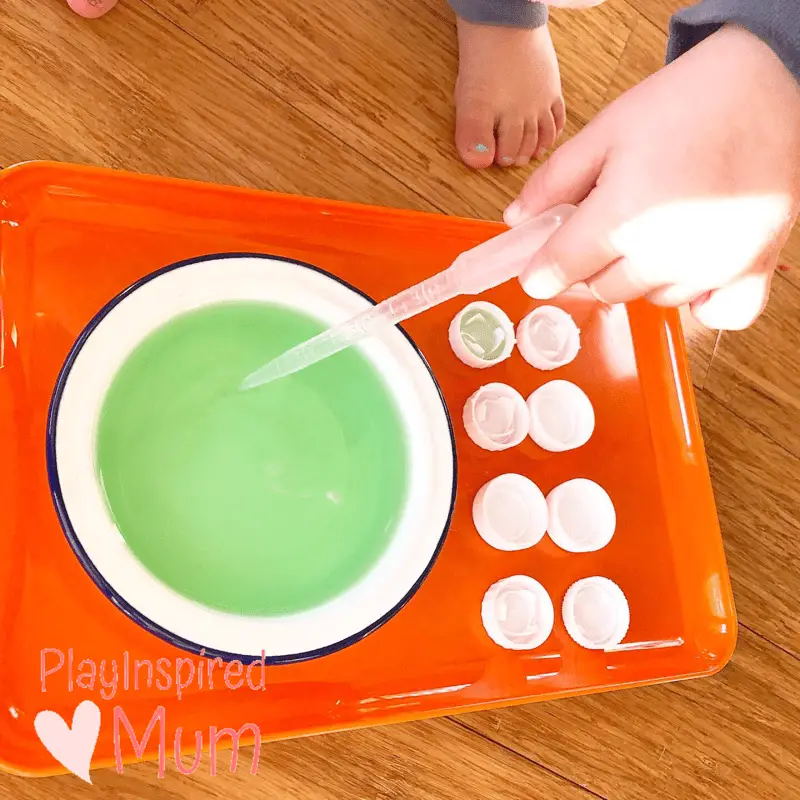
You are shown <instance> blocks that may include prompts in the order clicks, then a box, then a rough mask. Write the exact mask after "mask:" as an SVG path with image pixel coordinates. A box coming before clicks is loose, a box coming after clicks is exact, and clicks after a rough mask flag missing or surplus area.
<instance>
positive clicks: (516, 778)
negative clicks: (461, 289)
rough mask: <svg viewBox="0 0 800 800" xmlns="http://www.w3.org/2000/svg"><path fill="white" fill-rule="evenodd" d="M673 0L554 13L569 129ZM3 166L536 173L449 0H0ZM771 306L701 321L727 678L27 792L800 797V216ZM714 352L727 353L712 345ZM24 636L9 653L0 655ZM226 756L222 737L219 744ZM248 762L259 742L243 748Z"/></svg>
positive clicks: (472, 203)
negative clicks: (488, 166) (488, 89)
mask: <svg viewBox="0 0 800 800" xmlns="http://www.w3.org/2000/svg"><path fill="white" fill-rule="evenodd" d="M679 5H682V3H681V2H680V0H629V2H625V1H624V0H609V2H607V3H606V4H605V5H603V6H601V7H599V8H597V9H593V10H590V11H587V12H571V13H554V14H553V22H552V28H553V33H554V37H555V40H556V45H557V49H558V51H559V54H560V58H561V64H562V70H563V78H564V85H565V91H566V100H567V106H568V109H569V115H570V122H569V124H568V127H567V134H568V135H570V134H574V133H575V132H576V131H577V130H579V129H580V127H581V126H582V125H583V124H585V123H586V122H587V121H588V120H589V119H591V117H592V116H593V115H594V114H595V113H596V112H597V111H598V110H599V109H600V108H602V107H603V105H604V104H605V103H607V102H608V101H609V100H610V99H612V98H614V97H615V96H617V95H618V94H619V93H620V92H622V91H623V90H624V89H626V88H627V87H629V86H631V85H632V84H634V83H635V82H637V81H638V80H640V79H641V78H642V77H644V76H645V75H647V74H649V73H650V72H652V71H653V70H655V69H657V68H658V67H659V65H660V64H661V61H662V54H663V52H664V47H665V36H666V34H665V31H666V25H667V19H668V16H669V13H670V11H671V10H674V9H675V8H677V7H678V6H679ZM0 60H1V63H2V69H1V70H0V164H4V165H8V164H11V163H13V162H17V161H22V160H27V159H61V160H66V161H72V162H82V163H89V164H99V165H106V166H112V167H123V168H128V169H132V170H136V171H142V172H150V173H160V174H168V175H175V176H180V177H186V178H196V179H201V180H207V181H215V182H222V183H228V184H240V185H248V186H255V187H260V188H264V189H275V190H281V191H289V192H297V193H302V194H308V195H318V196H325V197H331V198H341V199H347V200H355V201H360V202H369V203H376V204H382V205H390V206H404V207H408V208H416V209H428V210H439V211H444V212H447V213H451V214H459V215H470V216H480V217H485V218H490V219H497V218H499V215H500V213H501V211H502V209H503V208H504V206H505V205H506V203H507V202H508V201H509V200H510V199H511V198H512V197H513V196H514V194H515V192H516V191H517V190H518V189H519V188H520V186H521V185H522V182H523V180H524V178H525V175H526V173H525V172H501V171H499V170H495V171H491V172H485V173H483V174H473V173H470V172H468V171H467V170H466V169H465V168H462V167H461V166H460V164H459V162H458V161H457V160H456V158H455V156H454V153H453V149H452V145H451V125H452V108H451V103H450V97H451V91H452V84H453V79H454V77H455V70H456V46H455V40H454V30H453V21H452V19H451V16H450V13H449V12H448V9H447V7H446V5H445V2H444V0H386V2H376V0H335V1H334V2H332V1H331V0H299V1H298V2H290V1H289V0H120V5H119V7H118V9H117V10H116V11H114V12H113V13H112V14H111V15H109V16H108V17H107V18H105V19H103V20H101V21H99V22H96V23H87V22H84V21H82V20H79V19H78V18H76V17H74V16H73V15H72V14H70V13H69V11H68V9H67V7H66V4H65V2H63V0H35V1H34V2H32V1H31V0H2V2H1V3H0ZM784 261H785V263H786V264H787V265H788V267H789V268H788V270H787V271H785V272H782V273H780V275H779V277H778V279H777V280H776V282H775V288H774V292H773V297H772V300H771V302H770V305H769V307H768V309H767V312H766V314H765V316H764V318H763V319H762V320H761V321H760V322H759V323H758V324H757V325H756V326H755V327H754V328H753V329H751V330H749V331H747V332H745V333H740V334H735V335H728V334H726V335H724V336H723V337H722V340H721V342H720V344H719V347H718V349H717V350H716V352H715V353H714V350H713V345H714V341H715V337H714V336H713V335H712V334H710V333H708V332H705V333H703V332H697V331H689V332H688V335H689V336H690V338H691V340H692V357H693V369H694V378H695V383H696V386H697V389H698V402H699V405H700V408H701V412H702V420H703V425H704V430H705V436H706V442H707V448H708V453H709V458H710V462H711V468H712V472H713V480H714V486H715V490H716V496H717V501H718V506H719V513H720V517H721V521H722V527H723V531H724V536H725V542H726V546H727V553H728V557H729V565H730V569H731V572H732V576H733V581H734V584H735V586H734V588H735V593H736V600H737V608H738V612H739V615H740V621H741V631H740V638H739V645H738V649H737V652H736V654H735V656H734V659H733V662H732V664H731V665H730V666H729V667H728V668H726V669H725V670H724V671H723V672H722V673H721V674H720V675H719V676H718V677H716V678H712V679H707V680H702V681H697V682H691V683H687V684H675V685H668V686H663V687H659V688H652V689H646V690H641V691H628V692H622V693H619V694H612V695H604V696H599V697H594V698H585V699H575V700H568V701H563V702H558V703H553V704H543V705H532V706H528V707H523V708H517V709H513V710H506V711H497V712H491V713H482V714H474V715H467V716H464V717H459V718H457V719H442V720H437V721H433V722H420V723H416V724H410V725H402V726H393V727H388V728H382V729H376V730H368V731H360V732H355V733H344V734H338V735H331V736H326V737H318V738H312V739H307V740H298V741H293V742H287V743H281V744H277V745H274V746H268V747H265V748H263V751H262V766H261V770H260V773H259V775H258V776H257V777H255V778H253V777H251V776H249V775H248V774H247V772H246V769H245V768H242V767H240V769H239V770H238V773H237V774H235V775H230V774H229V773H228V772H227V766H226V765H224V762H223V761H221V762H220V771H219V774H218V775H217V777H214V778H212V777H210V776H209V775H208V771H207V770H206V771H205V772H204V774H200V772H201V771H198V774H197V776H195V777H192V778H186V777H181V776H179V775H177V774H176V773H174V772H172V773H168V775H167V777H166V778H165V779H164V780H163V781H159V780H158V778H157V777H156V769H155V767H153V766H151V765H147V764H141V765H137V766H135V767H132V768H130V769H126V771H125V775H124V776H119V775H117V774H116V773H115V772H102V773H98V774H97V775H96V777H95V786H94V787H88V786H86V785H85V784H83V783H81V782H80V781H79V780H78V779H77V778H72V777H69V778H55V779H48V780H44V781H26V780H23V779H15V778H10V777H8V776H2V777H0V797H13V798H20V799H22V798H42V800H43V799H44V798H49V797H51V796H52V797H61V798H84V797H100V796H105V797H111V798H120V799H122V798H149V797H169V798H174V800H180V799H181V798H187V799H192V800H194V798H217V797H219V798H245V797H246V798H270V799H271V800H272V799H275V800H289V798H303V800H323V799H326V798H331V799H333V798H337V799H338V798H381V799H383V798H386V799H387V800H388V799H389V798H415V799H416V798H420V799H421V798H458V799H459V800H462V798H473V797H474V798H480V799H481V800H517V798H519V800H523V798H524V799H525V800H528V798H547V799H548V800H561V799H562V798H563V799H564V800H581V798H590V797H604V798H615V799H616V798H619V799H620V800H632V799H633V798H642V799H643V800H644V799H645V798H646V799H647V800H651V798H659V799H662V798H663V799H664V800H668V799H671V798H691V799H692V800H695V799H698V800H699V799H701V798H724V799H725V800H730V799H732V800H742V799H744V798H754V799H755V798H786V800H789V798H795V797H797V796H798V791H799V790H798V788H797V787H798V783H799V782H800V522H798V518H799V517H800V488H798V487H799V486H800V483H799V481H800V370H798V365H799V364H800V313H798V309H800V236H798V235H795V237H794V238H793V240H792V242H791V243H790V245H789V247H788V249H787V252H786V254H785V257H784ZM712 354H713V358H712ZM6 655H7V654H6ZM223 758H224V757H223ZM245 763H246V762H245Z"/></svg>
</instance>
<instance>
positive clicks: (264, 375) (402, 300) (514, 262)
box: [239, 205, 575, 391]
mask: <svg viewBox="0 0 800 800" xmlns="http://www.w3.org/2000/svg"><path fill="white" fill-rule="evenodd" d="M574 211H575V207H574V206H568V205H564V206H558V207H556V208H554V209H552V210H551V211H548V212H546V213H545V214H543V215H542V216H539V217H536V218H534V219H532V220H530V221H529V222H525V223H523V224H522V225H519V226H518V227H516V228H512V229H511V230H509V231H506V232H504V233H501V234H500V235H499V236H495V237H493V238H492V239H489V240H488V241H486V242H483V243H482V244H479V245H478V246H477V247H474V248H473V249H472V250H468V251H466V252H465V253H462V254H461V255H460V256H458V258H456V260H455V261H454V262H453V263H452V264H451V266H450V267H448V268H447V269H446V270H444V271H443V272H439V273H438V274H436V275H433V276H432V277H430V278H427V279H426V280H424V281H422V282H421V283H418V284H416V285H415V286H412V287H410V288H409V289H405V290H404V291H402V292H400V293H399V294H396V295H394V297H390V298H389V299H388V300H384V301H383V302H381V303H378V304H377V305H376V306H373V307H372V308H370V309H368V310H367V311H364V312H362V313H361V314H358V315H357V316H355V317H353V318H352V319H350V320H348V321H347V322H343V323H341V324H340V325H336V326H335V327H333V328H330V329H329V330H327V331H324V332H323V333H320V334H318V335H317V336H315V337H313V338H312V339H309V340H308V341H306V342H302V343H301V344H299V345H297V346H296V347H293V348H292V349H291V350H288V351H287V352H285V353H283V354H282V355H280V356H278V357H277V358H275V359H273V360H272V361H270V362H269V363H267V364H265V365H264V366H263V367H261V368H260V369H257V370H256V371H255V372H253V373H251V374H250V375H248V376H247V377H246V378H245V379H244V381H242V384H241V386H240V387H239V388H240V390H242V391H245V390H248V389H255V388H256V387H258V386H263V385H264V384H266V383H270V382H271V381H275V380H278V379H279V378H284V377H286V376H287V375H291V374H292V373H294V372H299V371H300V370H302V369H305V368H306V367H309V366H311V365H312V364H316V363H317V362H318V361H322V360H323V359H325V358H328V357H330V356H332V355H334V354H335V353H338V352H339V351H341V350H345V349H346V348H348V347H351V346H352V345H354V344H357V343H358V342H359V341H361V340H362V339H365V338H367V337H369V336H374V335H375V334H376V333H378V332H380V331H381V330H383V329H385V328H389V327H392V326H394V325H397V324H399V323H400V322H403V321H404V320H407V319H409V318H410V317H413V316H416V315H417V314H421V313H422V312H423V311H427V310H428V309H430V308H433V307H434V306H437V305H439V304H440V303H444V302H447V301H448V300H452V299H453V298H454V297H458V296H460V295H476V294H481V293H482V292H485V291H487V290H489V289H493V288H494V287H496V286H500V285H501V284H503V283H506V282H507V281H510V280H511V279H512V278H517V277H519V276H520V274H521V273H522V271H523V270H524V269H525V267H526V266H528V264H529V262H530V260H531V258H532V257H533V255H534V253H535V252H536V251H537V250H538V249H539V248H540V247H541V246H542V245H543V244H544V243H545V242H546V241H547V240H548V239H549V238H550V237H551V236H552V235H553V233H555V231H556V229H557V228H558V227H560V226H561V225H562V224H563V223H564V221H565V220H566V219H567V218H568V217H569V216H570V215H571V214H572V213H573V212H574Z"/></svg>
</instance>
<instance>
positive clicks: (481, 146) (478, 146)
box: [475, 144, 489, 153]
mask: <svg viewBox="0 0 800 800" xmlns="http://www.w3.org/2000/svg"><path fill="white" fill-rule="evenodd" d="M488 150H489V148H488V147H487V146H486V145H485V144H476V145H475V152H476V153H485V152H487V151H488Z"/></svg>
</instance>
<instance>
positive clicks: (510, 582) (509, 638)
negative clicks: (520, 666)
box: [481, 575, 555, 650]
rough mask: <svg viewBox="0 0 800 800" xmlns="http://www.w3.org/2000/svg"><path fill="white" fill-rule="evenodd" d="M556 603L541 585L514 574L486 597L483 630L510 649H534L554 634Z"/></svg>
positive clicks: (483, 610)
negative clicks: (554, 606) (554, 608)
mask: <svg viewBox="0 0 800 800" xmlns="http://www.w3.org/2000/svg"><path fill="white" fill-rule="evenodd" d="M554 616H555V612H554V610H553V601H552V600H551V599H550V595H549V594H547V590H546V589H545V588H544V586H542V584H541V583H539V582H538V581H535V580H534V579H533V578H529V577H528V576H527V575H514V576H513V577H511V578H505V579H503V580H501V581H498V582H497V583H495V584H494V585H493V586H492V587H491V588H490V589H489V591H488V592H486V594H485V595H484V597H483V604H482V606H481V617H482V619H483V627H484V628H485V629H486V633H488V634H489V636H490V637H491V639H492V641H493V642H495V644H499V645H500V647H505V648H506V649H507V650H534V649H535V648H537V647H540V646H541V645H543V644H544V643H545V642H546V641H547V639H548V637H549V636H550V634H551V633H552V631H553V621H554Z"/></svg>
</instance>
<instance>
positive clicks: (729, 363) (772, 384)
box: [706, 273, 800, 456]
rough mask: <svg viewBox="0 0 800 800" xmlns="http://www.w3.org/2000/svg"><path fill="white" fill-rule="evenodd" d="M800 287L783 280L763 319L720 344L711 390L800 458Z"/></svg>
mask: <svg viewBox="0 0 800 800" xmlns="http://www.w3.org/2000/svg"><path fill="white" fill-rule="evenodd" d="M799 307H800V287H798V286H796V285H795V284H794V283H792V282H791V281H789V280H787V279H785V278H784V277H783V276H782V274H780V273H779V274H778V275H777V276H776V278H775V280H774V281H773V288H772V293H771V296H770V301H769V303H768V304H767V308H766V311H765V312H764V314H763V315H762V317H761V319H759V320H757V321H756V323H755V325H753V326H752V327H751V328H749V329H748V330H746V331H742V332H737V333H731V334H729V335H728V336H726V337H725V338H724V340H723V342H722V343H721V344H720V347H719V350H718V351H717V356H716V358H715V360H714V364H713V365H712V366H711V369H710V370H709V372H708V376H707V378H706V388H707V389H708V391H709V392H710V393H711V394H712V395H713V396H714V397H716V398H717V399H718V400H719V401H720V402H721V403H723V404H724V405H726V406H727V407H728V408H730V409H731V410H732V411H734V412H735V413H736V414H738V415H739V416H741V417H744V418H745V419H748V420H750V421H751V422H752V423H753V424H754V425H755V426H756V427H757V428H758V429H759V430H761V431H763V432H764V433H766V434H767V435H768V436H770V437H771V438H772V439H774V440H775V441H776V442H778V443H779V444H780V445H781V446H782V447H784V448H786V449H787V450H789V451H790V452H791V453H793V454H794V455H796V456H800V372H799V371H798V369H797V363H798V352H800V316H799V315H798V313H797V309H798V308H799Z"/></svg>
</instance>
